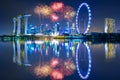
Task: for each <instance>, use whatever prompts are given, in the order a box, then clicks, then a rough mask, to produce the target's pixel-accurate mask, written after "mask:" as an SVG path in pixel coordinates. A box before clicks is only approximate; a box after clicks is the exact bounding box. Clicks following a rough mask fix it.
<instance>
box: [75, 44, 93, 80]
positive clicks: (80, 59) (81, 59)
mask: <svg viewBox="0 0 120 80" xmlns="http://www.w3.org/2000/svg"><path fill="white" fill-rule="evenodd" d="M82 45H83V46H84V48H86V50H87V51H85V53H83V54H82V52H81V51H80V50H81V49H80V48H81V46H82ZM86 53H87V56H86V57H85V55H86ZM83 55H84V56H83ZM86 60H87V61H86ZM82 63H83V64H84V65H82ZM85 63H86V64H85ZM91 63H92V60H91V53H90V48H89V46H88V45H87V44H86V43H84V44H81V45H80V44H78V46H77V50H76V67H77V71H78V74H79V76H80V77H81V78H82V79H87V78H88V77H89V75H90V72H91Z"/></svg>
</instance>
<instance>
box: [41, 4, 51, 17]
mask: <svg viewBox="0 0 120 80" xmlns="http://www.w3.org/2000/svg"><path fill="white" fill-rule="evenodd" d="M41 14H42V15H44V16H45V17H46V16H49V15H50V14H52V9H51V8H50V7H49V6H47V5H44V6H42V7H41Z"/></svg>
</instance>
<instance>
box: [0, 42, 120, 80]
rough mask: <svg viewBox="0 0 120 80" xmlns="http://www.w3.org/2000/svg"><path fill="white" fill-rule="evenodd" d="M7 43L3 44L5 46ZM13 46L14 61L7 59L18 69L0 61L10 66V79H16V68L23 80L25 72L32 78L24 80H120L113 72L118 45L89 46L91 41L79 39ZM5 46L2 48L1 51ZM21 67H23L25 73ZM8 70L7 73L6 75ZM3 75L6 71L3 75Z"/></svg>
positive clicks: (117, 57)
mask: <svg viewBox="0 0 120 80" xmlns="http://www.w3.org/2000/svg"><path fill="white" fill-rule="evenodd" d="M7 44H8V43H7ZM7 44H5V45H6V46H7ZM1 45H3V44H1ZM8 46H10V45H8ZM12 46H13V52H12V58H13V59H12V58H11V57H10V59H11V60H12V63H13V64H14V65H16V66H17V67H16V66H13V64H11V63H9V60H8V59H7V60H5V61H3V60H2V59H0V62H2V61H3V63H4V64H7V62H8V65H9V68H10V67H13V70H14V76H16V79H14V78H12V80H17V79H19V78H18V76H17V74H16V73H19V72H15V69H16V68H17V69H18V71H19V70H21V71H24V72H23V73H22V74H21V73H20V75H21V76H23V79H24V78H25V80H26V78H27V77H28V76H27V77H26V76H24V73H25V74H28V73H29V74H31V75H32V76H34V78H35V79H31V78H30V79H27V80H36V78H37V79H39V80H84V79H85V80H108V79H109V80H116V79H120V78H119V74H118V73H116V71H117V72H120V69H119V67H120V63H119V60H120V54H119V52H120V49H119V43H118V44H113V43H105V44H98V43H97V44H92V43H90V42H85V41H84V42H82V41H81V40H52V41H40V40H39V41H19V40H16V41H14V42H12ZM0 47H1V46H0ZM4 47H5V46H4ZM4 47H1V48H2V49H3V50H4ZM8 53H11V52H8ZM0 55H2V54H0ZM7 55H8V54H6V55H4V56H3V59H4V58H6V57H5V56H7ZM10 55H11V54H10ZM10 55H9V56H10ZM7 57H8V56H7ZM1 58H2V57H1ZM8 65H7V66H8ZM9 68H7V69H8V71H11V70H10V69H11V68H10V69H9ZM14 68H15V69H14ZM21 68H22V69H21ZM23 68H25V69H26V70H27V71H28V73H27V71H25V69H23ZM5 69H6V66H5ZM5 69H4V70H5ZM8 71H6V73H7V72H8ZM4 72H5V71H3V72H2V73H4ZM21 76H20V78H21ZM29 77H30V76H29ZM104 77H105V78H104ZM10 78H11V76H10ZM1 80H4V79H1Z"/></svg>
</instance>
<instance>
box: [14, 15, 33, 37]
mask: <svg viewBox="0 0 120 80" xmlns="http://www.w3.org/2000/svg"><path fill="white" fill-rule="evenodd" d="M29 16H31V15H24V16H21V15H19V16H18V17H17V18H13V22H14V29H13V34H14V35H17V36H18V35H26V34H27V27H28V17H29Z"/></svg>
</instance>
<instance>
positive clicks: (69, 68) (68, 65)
mask: <svg viewBox="0 0 120 80" xmlns="http://www.w3.org/2000/svg"><path fill="white" fill-rule="evenodd" d="M74 70H75V64H74V63H73V61H71V60H67V61H65V62H64V75H66V76H69V75H71V74H73V72H74Z"/></svg>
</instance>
